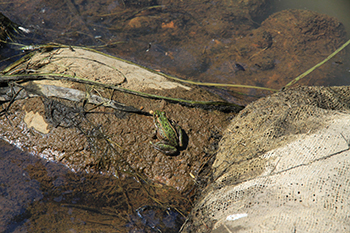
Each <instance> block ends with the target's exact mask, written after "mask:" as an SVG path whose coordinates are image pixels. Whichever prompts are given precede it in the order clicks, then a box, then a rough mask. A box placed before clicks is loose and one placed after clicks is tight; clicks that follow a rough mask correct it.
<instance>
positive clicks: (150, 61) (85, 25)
mask: <svg viewBox="0 0 350 233" xmlns="http://www.w3.org/2000/svg"><path fill="white" fill-rule="evenodd" d="M292 2H293V4H294V5H291V3H292ZM310 2H311V1H305V0H304V1H302V2H299V1H277V0H275V1H267V0H266V1H261V0H258V1H254V0H251V1H210V2H203V1H199V0H194V1H173V0H164V1H161V0H159V1H157V0H144V1H137V0H128V1H115V0H103V1H80V0H76V1H73V0H69V1H53V0H50V1H45V0H30V1H28V0H27V1H20V0H15V1H7V2H5V1H3V2H1V3H0V11H1V12H2V13H4V14H5V15H6V16H7V17H9V18H10V19H11V20H13V21H14V22H16V23H18V24H20V25H22V26H23V27H25V28H26V29H29V30H30V31H31V32H30V33H29V34H25V33H22V37H23V38H22V39H21V40H20V41H19V42H21V43H26V44H28V43H32V44H43V43H48V42H57V43H63V44H71V45H84V46H101V47H95V48H97V49H99V50H102V51H104V52H107V53H109V54H112V55H116V56H118V57H122V58H124V59H127V60H131V61H134V62H136V63H139V64H142V65H145V66H148V67H152V68H153V69H159V70H162V71H164V72H166V73H169V74H172V75H176V76H179V77H182V78H184V79H191V80H199V81H202V82H218V83H231V84H246V85H257V86H265V87H270V88H274V89H279V88H281V87H283V86H284V85H285V84H286V83H288V82H289V81H291V80H292V79H293V78H294V77H296V76H297V75H299V74H300V73H302V72H303V71H305V70H307V69H308V68H310V67H312V66H313V65H315V64H317V62H320V61H321V60H323V59H324V58H325V57H327V56H328V55H329V54H330V53H331V52H333V51H334V50H335V49H336V48H337V47H339V46H340V45H341V43H343V42H344V38H345V35H344V32H345V29H348V28H349V25H348V23H347V22H350V20H349V19H348V18H346V17H347V16H348V14H344V13H343V11H344V9H348V10H349V6H348V3H347V2H346V1H341V0H338V1H331V0H328V1H326V0H324V1H322V2H321V1H320V2H319V4H318V5H317V6H315V5H313V4H314V3H313V4H310ZM312 2H314V1H312ZM324 5H327V7H326V8H321V6H324ZM330 6H332V7H330ZM273 8H274V11H280V10H283V9H288V8H298V9H304V8H307V9H310V10H316V11H319V12H321V13H327V14H329V15H331V16H334V17H338V19H339V20H340V21H342V22H343V23H344V24H345V27H344V28H342V27H340V26H339V25H338V24H337V23H338V21H337V20H335V19H334V21H332V20H333V19H331V18H327V17H326V16H319V17H320V22H323V21H327V22H334V23H333V24H329V23H325V24H321V23H320V22H317V23H320V24H319V25H322V26H323V27H322V31H321V30H320V31H312V33H311V34H308V30H307V27H308V25H309V24H308V23H304V24H303V22H306V19H310V18H315V17H316V16H315V15H313V14H311V13H310V12H303V13H299V12H297V13H296V12H293V11H286V12H283V13H280V14H275V15H273V16H271V14H272V12H271V9H273ZM323 9H325V10H323ZM327 9H328V10H327ZM331 9H334V11H333V12H332V10H331ZM347 12H348V11H347ZM322 19H326V20H323V21H322ZM289 23H290V24H289ZM296 24H298V25H299V26H300V25H301V26H300V27H294V26H293V25H296ZM300 30H302V31H303V30H304V31H303V32H305V33H303V34H302V35H299V34H298V32H299V31H300ZM298 36H300V37H298ZM334 36H335V37H334ZM300 41H303V42H305V43H304V44H303V43H300ZM310 41H311V42H310ZM309 42H310V43H309ZM14 48H17V49H18V48H19V46H14ZM320 48H321V49H320ZM313 49H314V50H313ZM2 51H3V50H2ZM286 51H287V52H286ZM347 56H348V55H346V54H345V53H342V54H340V55H339V56H336V58H335V59H334V60H332V61H331V62H329V64H327V65H325V66H324V67H323V68H322V69H320V70H318V71H317V72H315V74H313V76H310V77H309V78H308V79H305V81H303V82H302V83H300V84H306V85H329V84H333V85H343V84H350V80H349V79H348V73H349V70H350V64H349V63H348V60H350V59H347ZM213 91H215V92H217V93H221V94H222V96H224V97H225V98H226V99H227V100H229V101H234V102H237V103H241V104H247V103H249V102H250V101H252V100H254V99H256V98H258V97H261V96H264V95H266V94H269V92H262V91H257V90H254V89H243V90H242V89H240V90H239V91H241V92H244V93H245V95H240V94H238V93H237V92H236V91H237V89H228V88H226V89H215V90H213ZM0 156H1V162H0V166H1V168H2V169H0V170H1V176H0V181H1V183H0V193H1V195H0V198H1V200H2V201H1V202H0V205H1V210H0V231H4V232H12V231H17V232H21V231H22V232H25V231H41V232H45V231H52V230H56V231H57V232H67V231H72V232H86V231H87V232H92V231H96V232H127V231H130V232H157V231H159V230H161V231H162V232H176V231H177V230H178V229H179V227H180V226H181V224H182V222H183V221H184V219H185V216H186V214H187V213H188V211H189V209H190V205H191V203H190V201H188V200H187V199H186V198H185V197H183V196H182V195H180V193H178V192H176V191H174V190H172V189H166V188H162V189H158V188H157V187H152V186H145V185H144V183H142V181H140V180H136V179H131V178H127V177H123V179H116V178H115V177H114V176H112V175H107V174H94V175H93V174H88V173H74V172H72V171H71V170H68V169H67V168H65V167H64V166H62V165H60V164H57V163H52V162H47V161H45V160H42V159H39V158H36V157H34V156H31V155H28V154H25V153H22V152H21V151H19V150H17V149H15V148H13V147H12V146H10V145H8V144H6V143H4V142H2V141H1V144H0ZM155 196H156V197H157V200H160V203H163V204H162V205H159V204H158V203H157V201H153V202H151V201H149V200H150V197H155ZM145 203H146V204H145Z"/></svg>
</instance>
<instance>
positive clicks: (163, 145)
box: [151, 141, 177, 155]
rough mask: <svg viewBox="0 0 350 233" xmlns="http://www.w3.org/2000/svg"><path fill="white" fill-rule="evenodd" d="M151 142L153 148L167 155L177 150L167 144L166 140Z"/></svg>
mask: <svg viewBox="0 0 350 233" xmlns="http://www.w3.org/2000/svg"><path fill="white" fill-rule="evenodd" d="M151 144H152V145H153V146H154V148H156V149H157V150H159V151H161V152H163V153H164V154H167V155H173V154H175V153H176V152H177V148H176V147H174V146H172V145H169V144H168V143H167V142H165V141H159V142H156V143H152V142H151Z"/></svg>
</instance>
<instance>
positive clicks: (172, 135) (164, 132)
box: [151, 110, 183, 155]
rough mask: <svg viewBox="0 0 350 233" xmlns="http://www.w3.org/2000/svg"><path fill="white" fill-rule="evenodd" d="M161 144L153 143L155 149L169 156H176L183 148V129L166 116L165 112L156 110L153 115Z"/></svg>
mask: <svg viewBox="0 0 350 233" xmlns="http://www.w3.org/2000/svg"><path fill="white" fill-rule="evenodd" d="M153 119H154V124H155V126H156V131H157V137H158V139H159V140H160V141H159V142H156V143H154V144H153V143H152V142H151V144H153V146H154V148H156V149H157V150H159V151H161V152H163V153H164V154H167V155H174V154H176V153H177V152H178V148H179V147H182V145H183V143H182V140H183V138H182V129H181V127H180V126H178V125H176V124H175V123H174V122H173V121H171V120H169V119H168V118H167V117H166V116H165V112H162V111H159V110H156V111H154V113H153Z"/></svg>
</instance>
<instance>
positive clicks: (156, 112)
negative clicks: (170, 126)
mask: <svg viewBox="0 0 350 233" xmlns="http://www.w3.org/2000/svg"><path fill="white" fill-rule="evenodd" d="M153 116H154V117H156V118H159V117H165V112H162V111H159V110H155V111H154V112H153Z"/></svg>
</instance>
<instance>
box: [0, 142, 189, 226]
mask: <svg viewBox="0 0 350 233" xmlns="http://www.w3.org/2000/svg"><path fill="white" fill-rule="evenodd" d="M118 182H119V181H118V180H117V179H116V178H115V177H113V176H108V175H100V174H87V173H74V172H72V171H71V170H69V169H67V168H66V167H65V166H63V165H60V164H57V163H55V162H48V161H45V160H43V159H40V158H37V157H35V156H32V155H31V154H28V153H24V152H21V151H20V150H19V149H17V148H16V147H14V146H12V145H9V144H8V143H6V142H4V141H2V140H0V194H1V195H0V232H28V231H29V232H45V231H56V232H68V231H70V232H87V231H88V232H91V231H96V232H154V231H156V232H160V231H161V232H177V231H178V230H179V228H180V227H181V225H182V223H183V221H184V217H183V216H182V215H181V214H180V213H179V212H178V211H177V208H165V207H164V208H163V207H161V206H159V205H155V204H154V203H153V204H152V203H151V202H149V201H148V203H147V202H145V200H147V198H148V197H147V195H146V194H145V192H144V191H143V190H142V187H141V185H140V184H139V183H138V182H135V180H134V179H129V178H125V180H124V181H123V184H122V186H120V185H119V183H118ZM122 189H123V190H124V191H127V192H123V190H122ZM161 192H162V191H158V193H159V195H163V194H164V193H167V194H166V195H168V196H171V195H172V194H171V192H170V193H169V190H167V191H166V192H164V193H163V194H162V193H161ZM125 194H126V196H125ZM125 198H127V199H129V202H126V201H125V200H124V199H125ZM173 201H174V202H176V199H173ZM142 203H143V204H142ZM128 205H129V206H128ZM142 205H143V206H142ZM139 206H142V207H139Z"/></svg>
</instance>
